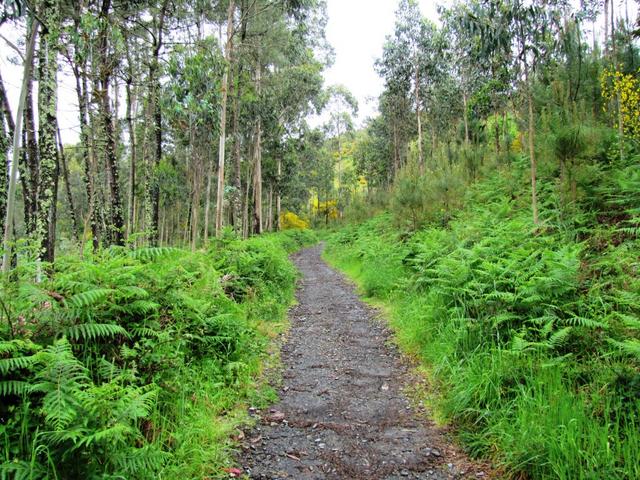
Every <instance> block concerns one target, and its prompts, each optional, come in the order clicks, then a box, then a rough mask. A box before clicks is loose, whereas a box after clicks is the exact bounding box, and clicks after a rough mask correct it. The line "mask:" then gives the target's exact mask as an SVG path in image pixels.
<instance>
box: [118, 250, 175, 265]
mask: <svg viewBox="0 0 640 480" xmlns="http://www.w3.org/2000/svg"><path fill="white" fill-rule="evenodd" d="M179 252H181V250H180V249H178V248H171V247H147V248H138V249H136V250H132V251H131V252H129V254H128V255H129V257H130V258H134V259H136V260H142V261H144V262H151V261H154V260H158V259H159V258H162V257H167V256H170V255H173V254H176V253H179Z"/></svg>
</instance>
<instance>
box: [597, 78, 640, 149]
mask: <svg viewBox="0 0 640 480" xmlns="http://www.w3.org/2000/svg"><path fill="white" fill-rule="evenodd" d="M639 77H640V69H638V71H637V72H636V73H635V74H625V73H622V72H620V71H618V70H614V69H612V68H606V69H605V70H604V71H603V72H602V75H601V77H600V85H601V87H602V97H603V98H604V99H605V100H607V102H605V104H604V106H603V109H604V111H605V112H607V111H608V110H610V109H612V110H613V108H612V107H611V100H613V99H617V98H618V95H620V111H621V114H622V127H623V130H624V133H625V135H628V136H629V137H632V138H636V139H640V79H639ZM614 108H615V107H614ZM610 113H613V112H610ZM615 121H616V127H618V126H619V125H618V123H617V122H618V116H617V115H615Z"/></svg>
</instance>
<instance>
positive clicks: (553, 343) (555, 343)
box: [547, 327, 573, 349]
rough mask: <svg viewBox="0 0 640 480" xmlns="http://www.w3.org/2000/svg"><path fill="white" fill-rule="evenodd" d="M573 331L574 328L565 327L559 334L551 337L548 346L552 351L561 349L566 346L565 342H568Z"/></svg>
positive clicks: (556, 333)
mask: <svg viewBox="0 0 640 480" xmlns="http://www.w3.org/2000/svg"><path fill="white" fill-rule="evenodd" d="M572 330H573V327H564V328H562V329H560V330H558V331H557V332H555V333H554V334H553V335H551V336H550V337H549V340H548V341H547V344H548V345H549V347H550V348H552V349H555V348H558V347H561V346H562V345H563V344H564V342H566V341H567V338H569V334H570V333H571V331H572Z"/></svg>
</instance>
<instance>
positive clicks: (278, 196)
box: [276, 155, 282, 231]
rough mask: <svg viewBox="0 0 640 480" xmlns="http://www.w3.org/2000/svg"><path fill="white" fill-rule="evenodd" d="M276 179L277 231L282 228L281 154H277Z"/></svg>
mask: <svg viewBox="0 0 640 480" xmlns="http://www.w3.org/2000/svg"><path fill="white" fill-rule="evenodd" d="M277 162H278V163H277V169H278V170H277V174H278V177H277V179H276V227H277V229H278V231H281V230H282V191H281V188H282V183H281V182H282V156H281V155H278V160H277Z"/></svg>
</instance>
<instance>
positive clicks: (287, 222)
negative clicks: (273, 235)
mask: <svg viewBox="0 0 640 480" xmlns="http://www.w3.org/2000/svg"><path fill="white" fill-rule="evenodd" d="M280 225H281V226H282V229H283V230H293V229H302V230H304V229H306V228H309V222H307V221H306V220H304V219H302V218H300V217H299V216H298V215H296V214H295V213H293V212H284V213H283V214H282V215H280Z"/></svg>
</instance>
